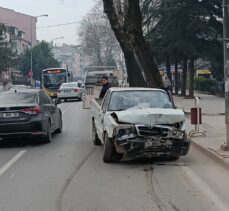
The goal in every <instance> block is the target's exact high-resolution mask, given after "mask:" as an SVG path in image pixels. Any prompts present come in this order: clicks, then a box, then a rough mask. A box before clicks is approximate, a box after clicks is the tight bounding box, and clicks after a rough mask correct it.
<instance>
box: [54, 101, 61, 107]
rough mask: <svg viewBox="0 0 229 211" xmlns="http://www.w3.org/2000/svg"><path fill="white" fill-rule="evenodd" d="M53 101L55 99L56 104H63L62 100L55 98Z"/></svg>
mask: <svg viewBox="0 0 229 211" xmlns="http://www.w3.org/2000/svg"><path fill="white" fill-rule="evenodd" d="M53 101H54V104H55V106H57V105H58V104H61V100H58V99H54V100H53Z"/></svg>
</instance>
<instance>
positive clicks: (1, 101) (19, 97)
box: [0, 92, 36, 106]
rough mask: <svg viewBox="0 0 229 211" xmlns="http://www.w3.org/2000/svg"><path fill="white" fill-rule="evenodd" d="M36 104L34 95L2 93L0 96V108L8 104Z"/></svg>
mask: <svg viewBox="0 0 229 211" xmlns="http://www.w3.org/2000/svg"><path fill="white" fill-rule="evenodd" d="M35 102H36V95H35V94H34V93H14V92H12V93H11V92H3V93H1V94H0V106H4V105H9V104H33V103H35Z"/></svg>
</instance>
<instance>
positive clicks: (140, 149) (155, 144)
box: [115, 138, 190, 158]
mask: <svg viewBox="0 0 229 211" xmlns="http://www.w3.org/2000/svg"><path fill="white" fill-rule="evenodd" d="M115 147H116V151H117V152H118V153H122V154H123V155H124V157H127V158H132V157H133V158H138V157H147V158H151V157H179V156H184V155H186V154H187V153H188V151H189V148H190V139H189V138H186V139H183V140H180V139H168V140H155V139H151V138H150V139H149V138H145V139H143V138H134V139H129V140H125V141H124V140H122V141H121V142H120V141H115Z"/></svg>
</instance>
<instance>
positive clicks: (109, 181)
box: [0, 102, 229, 211]
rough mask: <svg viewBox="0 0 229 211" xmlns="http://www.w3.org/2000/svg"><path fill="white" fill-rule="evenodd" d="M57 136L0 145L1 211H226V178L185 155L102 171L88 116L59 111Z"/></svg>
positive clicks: (70, 107) (67, 106) (214, 166)
mask: <svg viewBox="0 0 229 211" xmlns="http://www.w3.org/2000/svg"><path fill="white" fill-rule="evenodd" d="M59 107H60V108H61V109H62V112H63V120H64V130H63V133H62V134H58V135H55V137H54V140H53V142H52V143H50V144H39V143H37V140H35V139H34V140H23V139H21V140H18V139H17V140H11V141H7V142H4V141H1V143H0V151H1V153H0V211H125V210H131V211H140V210H142V211H152V210H153V211H167V210H168V211H201V210H208V211H216V210H217V211H221V210H222V211H226V210H229V194H228V193H229V182H228V181H229V179H228V178H229V172H228V171H227V170H226V169H224V168H223V167H222V166H221V165H219V163H216V162H215V161H213V160H211V159H210V158H208V157H206V156H205V155H203V154H202V153H201V152H199V151H198V150H197V149H195V148H193V147H192V148H191V151H190V153H189V155H188V156H186V157H183V158H181V159H179V160H178V161H168V160H158V159H154V160H137V161H131V162H120V163H115V164H105V163H103V162H102V152H103V147H102V146H93V144H92V141H91V122H90V113H89V110H83V109H82V102H66V103H62V104H60V105H59Z"/></svg>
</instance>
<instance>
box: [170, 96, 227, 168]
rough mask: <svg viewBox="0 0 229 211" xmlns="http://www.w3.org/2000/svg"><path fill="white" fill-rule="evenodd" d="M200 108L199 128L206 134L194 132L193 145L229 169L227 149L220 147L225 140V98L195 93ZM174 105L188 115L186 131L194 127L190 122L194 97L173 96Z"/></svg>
mask: <svg viewBox="0 0 229 211" xmlns="http://www.w3.org/2000/svg"><path fill="white" fill-rule="evenodd" d="M195 97H198V98H199V100H200V104H199V105H200V107H201V110H202V125H201V126H200V130H202V131H205V132H206V133H207V136H206V137H204V136H201V134H199V135H198V134H196V136H195V137H192V142H193V145H194V146H196V147H198V148H199V149H201V150H202V151H203V152H205V153H207V154H208V155H209V156H212V158H214V159H215V160H218V161H222V163H223V164H225V165H227V166H228V169H229V151H223V150H221V149H220V147H221V145H222V144H223V143H225V141H226V130H225V99H224V98H223V97H217V96H214V95H206V94H197V93H195ZM174 101H175V105H178V106H179V107H182V108H183V109H184V111H185V113H186V114H187V117H188V132H190V131H191V130H193V129H194V128H195V126H194V125H191V122H190V108H192V107H195V103H194V102H195V99H187V98H184V97H181V96H174Z"/></svg>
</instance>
